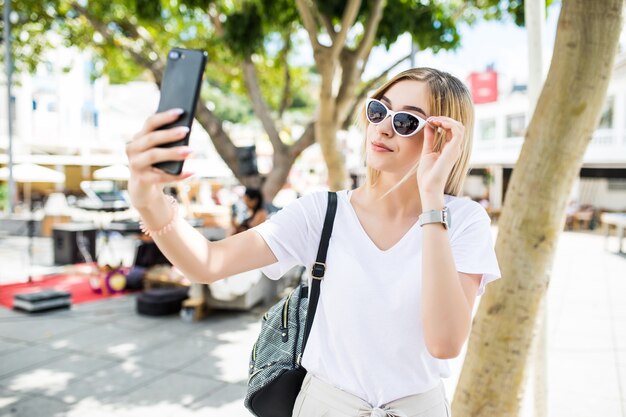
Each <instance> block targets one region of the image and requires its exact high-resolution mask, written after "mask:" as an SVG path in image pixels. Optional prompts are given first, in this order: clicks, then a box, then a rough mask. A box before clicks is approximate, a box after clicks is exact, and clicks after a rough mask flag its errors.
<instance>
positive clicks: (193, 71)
mask: <svg viewBox="0 0 626 417" xmlns="http://www.w3.org/2000/svg"><path fill="white" fill-rule="evenodd" d="M176 55H177V56H178V58H175V56H176ZM206 61H207V53H206V52H205V51H200V50H194V49H183V48H173V49H172V50H171V51H170V52H169V53H168V54H167V65H166V67H165V74H164V75H163V81H162V82H161V98H160V100H159V108H158V110H157V112H163V111H166V110H169V109H174V108H181V109H183V110H184V113H183V114H182V115H181V116H180V117H179V118H178V119H177V120H176V121H175V122H173V123H169V124H167V125H164V126H161V127H160V128H159V129H158V130H163V129H170V128H172V127H177V126H187V127H188V128H189V129H190V130H189V133H187V135H186V136H185V137H184V138H182V139H180V140H177V141H174V142H168V143H165V144H162V145H158V146H159V147H162V148H171V147H174V146H186V145H187V144H189V135H190V133H191V124H192V122H193V118H194V115H195V112H196V102H197V101H198V94H200V85H201V81H202V75H203V73H204V67H205V65H206ZM183 163H184V161H163V162H158V163H156V164H153V165H152V166H154V167H156V168H159V169H161V170H163V171H165V172H167V173H168V174H172V175H178V174H180V173H181V171H182V170H183Z"/></svg>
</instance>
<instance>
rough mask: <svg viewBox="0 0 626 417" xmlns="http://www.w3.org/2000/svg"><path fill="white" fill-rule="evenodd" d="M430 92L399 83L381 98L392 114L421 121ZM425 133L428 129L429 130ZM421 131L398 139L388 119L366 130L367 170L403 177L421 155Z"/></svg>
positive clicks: (413, 83)
mask: <svg viewBox="0 0 626 417" xmlns="http://www.w3.org/2000/svg"><path fill="white" fill-rule="evenodd" d="M428 98H429V90H428V87H427V85H426V84H425V83H423V82H420V81H414V80H402V81H399V82H397V83H396V84H394V85H392V86H391V87H390V88H389V89H388V90H387V91H386V92H385V93H384V94H383V96H382V97H381V98H380V101H382V102H383V103H385V106H387V108H389V109H390V110H393V111H406V112H409V113H413V114H415V115H416V116H419V117H421V118H422V119H427V118H428V117H429V116H430V106H429V100H428ZM424 129H428V126H427V127H425V128H424ZM424 129H421V130H420V131H419V132H417V133H416V134H414V135H412V136H407V137H404V136H398V135H397V134H396V132H395V131H394V130H393V128H392V126H391V117H387V118H386V119H385V120H383V121H382V122H380V123H379V124H377V125H375V124H373V123H369V122H368V126H367V134H366V138H367V144H366V145H367V151H366V160H367V166H368V167H370V168H373V169H376V170H379V171H381V172H389V173H394V174H398V175H400V176H403V175H405V174H406V173H407V172H408V170H409V169H411V168H412V167H413V166H414V165H415V164H416V163H417V161H418V159H419V157H420V154H421V152H422V143H423V141H424Z"/></svg>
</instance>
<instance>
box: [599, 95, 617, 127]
mask: <svg viewBox="0 0 626 417" xmlns="http://www.w3.org/2000/svg"><path fill="white" fill-rule="evenodd" d="M614 102H615V98H614V97H607V98H606V101H605V102H604V108H603V109H602V116H600V123H599V124H598V129H612V128H613V103H614Z"/></svg>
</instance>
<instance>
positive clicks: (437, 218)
mask: <svg viewBox="0 0 626 417" xmlns="http://www.w3.org/2000/svg"><path fill="white" fill-rule="evenodd" d="M418 221H419V225H420V226H424V225H425V224H430V223H441V224H443V227H444V228H445V229H449V228H450V226H451V225H452V219H451V216H450V209H449V208H448V207H444V208H443V210H431V211H427V212H425V213H422V214H420V216H419V220H418Z"/></svg>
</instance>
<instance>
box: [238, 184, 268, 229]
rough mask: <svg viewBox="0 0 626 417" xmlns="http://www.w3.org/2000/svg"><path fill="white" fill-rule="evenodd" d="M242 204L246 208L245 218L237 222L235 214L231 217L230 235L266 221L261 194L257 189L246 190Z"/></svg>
mask: <svg viewBox="0 0 626 417" xmlns="http://www.w3.org/2000/svg"><path fill="white" fill-rule="evenodd" d="M243 203H244V204H245V206H246V218H245V219H244V220H242V221H241V222H238V221H237V216H236V215H235V214H236V213H233V216H232V217H231V227H232V231H231V233H230V234H231V235H234V234H237V233H241V232H245V231H246V230H248V229H251V228H253V227H255V226H258V225H260V224H261V223H263V222H264V221H265V220H267V210H266V209H265V207H264V206H263V194H262V193H261V191H260V190H259V189H257V188H246V191H245V193H244V194H243Z"/></svg>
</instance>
